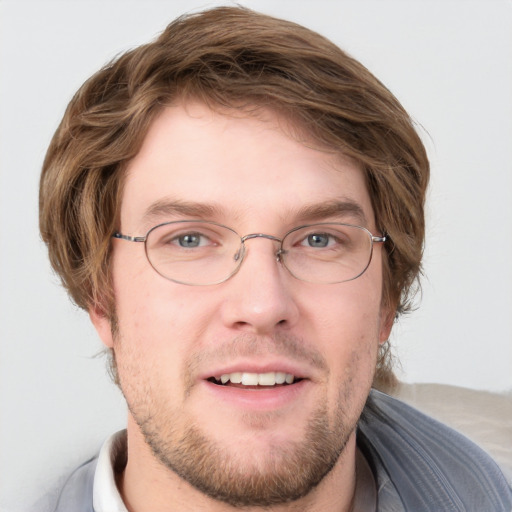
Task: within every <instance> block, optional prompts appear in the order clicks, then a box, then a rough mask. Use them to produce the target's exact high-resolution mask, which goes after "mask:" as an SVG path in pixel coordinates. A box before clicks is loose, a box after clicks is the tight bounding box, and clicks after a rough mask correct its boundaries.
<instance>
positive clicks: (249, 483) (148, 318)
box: [91, 104, 390, 506]
mask: <svg viewBox="0 0 512 512" xmlns="http://www.w3.org/2000/svg"><path fill="white" fill-rule="evenodd" d="M284 125H285V123H284V122H283V120H280V119H279V118H277V117H276V116H275V115H273V114H272V113H271V112H260V113H259V114H258V116H257V117H256V116H245V115H242V114H241V113H226V114H221V113H218V112H216V113H214V112H212V111H211V110H209V109H208V108H207V107H205V106H203V105H201V104H188V105H187V106H186V107H184V106H174V107H169V108H167V109H166V110H164V111H163V112H162V114H161V115H160V116H159V117H158V118H157V120H156V121H155V122H154V124H153V125H152V127H151V129H150V130H149V133H148V134H147V137H146V139H145V142H144V144H143V147H142V149H141V151H140V152H139V154H138V155H137V156H136V157H135V158H134V159H133V161H132V162H131V163H130V165H129V167H128V170H127V176H126V181H125V188H124V195H123V200H122V206H121V216H120V226H119V229H120V231H121V232H122V233H124V234H127V235H133V236H140V235H144V234H146V233H147V232H148V230H149V229H150V228H151V227H153V226H155V225H157V224H160V223H163V222H168V221H175V220H184V219H202V220H208V221H214V222H218V223H220V224H224V225H227V226H229V227H231V228H233V229H234V230H236V231H237V232H238V233H239V234H240V235H241V236H244V235H246V234H250V233H265V234H269V235H273V236H275V237H278V238H282V237H283V235H284V234H285V233H286V232H288V231H289V230H291V229H292V228H294V227H296V226H299V225H303V224H308V223H315V222H347V223H352V224H358V225H363V226H364V227H366V228H368V229H369V230H370V231H371V232H372V233H374V234H379V233H377V231H376V226H375V221H374V216H373V211H372V207H371V202H370V198H369V195H368V192H367V189H366V185H365V180H364V177H363V174H362V172H361V170H360V169H359V168H358V167H357V166H356V165H355V164H354V163H353V162H351V161H350V160H348V159H343V158H340V157H339V156H334V155H332V154H329V153H326V152H322V151H318V150H315V149H312V148H311V147H307V146H306V145H303V144H302V143H299V142H298V141H297V140H295V139H293V138H291V137H290V136H288V135H287V131H286V130H283V129H282V127H283V126H284ZM343 205H345V206H343ZM346 205H350V207H346ZM113 244H114V246H113V259H112V271H113V284H114V292H115V300H116V317H117V324H118V327H117V329H115V330H114V334H112V330H111V325H110V323H109V320H108V319H107V318H105V317H103V316H101V314H99V313H97V312H95V311H91V317H92V319H93V322H94V323H95V325H96V327H97V329H98V332H99V333H100V336H101V337H102V339H103V341H104V342H105V343H106V344H107V345H108V346H111V347H113V349H114V352H115V357H116V362H117V367H118V373H119V379H120V384H121V388H122V391H123V393H124V395H125V397H126V400H127V403H128V406H129V411H130V416H131V418H130V424H131V425H132V426H131V427H129V432H128V435H129V439H130V436H132V438H134V439H136V438H139V439H142V440H143V442H144V443H145V444H146V445H147V446H149V447H151V451H152V452H151V453H152V457H154V458H155V459H156V460H157V461H158V467H159V468H160V469H161V470H162V471H167V472H169V470H170V471H171V472H172V473H174V474H175V475H179V477H181V478H182V479H184V480H186V481H187V482H188V483H190V484H192V486H194V488H196V489H198V490H200V491H201V492H202V493H204V494H206V495H208V496H210V497H213V498H215V499H218V500H222V501H224V502H226V503H229V504H232V505H237V506H243V505H245V506H248V505H270V504H273V503H280V502H285V501H291V500H295V499H297V498H299V497H301V496H303V495H306V494H307V493H308V492H309V491H310V490H311V489H313V488H314V487H315V486H316V485H317V484H318V483H319V482H321V481H322V479H323V478H324V477H325V476H326V475H327V474H328V473H329V471H331V470H332V469H333V468H336V467H337V465H339V464H340V463H341V462H340V461H341V460H342V459H343V453H344V450H345V447H346V446H347V445H348V444H349V443H353V442H354V429H355V426H356V423H357V421H358V418H359V415H360V413H361V411H362V408H363V406H364V403H365V400H366V398H367V395H368V392H369V388H370V386H371V382H372V378H373V373H374V369H375V364H376V358H377V352H378V347H379V343H380V342H381V341H384V340H385V339H387V336H388V334H389V318H390V315H388V314H387V313H388V312H387V311H385V310H384V309H383V307H382V305H381V294H382V269H381V267H382V260H381V258H382V254H381V248H380V247H379V244H377V246H375V247H374V254H373V258H372V261H371V263H370V266H369V268H368V269H367V270H366V272H365V273H364V274H363V275H361V276H360V277H359V278H357V279H355V280H353V281H348V282H344V283H339V284H313V283H308V282H303V281H299V280H297V279H295V278H294V277H293V276H292V275H290V273H289V272H288V271H287V270H286V268H284V267H283V266H282V264H281V263H279V262H278V261H277V259H276V250H277V247H276V242H275V241H272V240H270V239H268V238H253V239H251V240H248V241H247V242H246V254H245V258H244V261H243V264H242V266H241V267H240V270H239V271H238V272H237V273H236V274H235V275H234V276H233V277H231V278H230V279H228V280H227V281H225V282H223V283H220V284H215V285H208V286H188V285H184V284H178V283H175V282H172V281H170V280H167V279H165V278H164V277H162V276H161V275H159V274H158V273H157V272H156V271H155V270H154V269H153V268H152V267H151V265H150V264H149V263H148V260H147V258H146V255H145V251H144V244H142V243H131V242H128V241H125V240H114V241H113ZM236 374H246V375H245V376H244V377H243V378H244V380H243V381H242V383H237V382H236V381H238V380H239V378H237V375H236ZM261 374H268V375H266V377H265V376H264V377H260V375H261ZM282 374H285V375H286V374H287V375H288V380H291V377H290V376H293V383H292V384H287V383H286V382H285V383H283V384H274V380H276V376H277V381H278V382H279V381H280V379H282V378H283V377H282ZM222 375H224V376H229V377H230V380H228V381H227V382H226V383H225V384H222V382H218V381H217V379H218V378H220V377H221V376H222ZM255 376H256V377H255ZM255 378H261V379H262V383H263V384H260V385H255V381H254V379H255ZM265 379H270V381H268V380H265ZM224 380H225V379H224ZM231 380H233V381H235V382H231ZM265 383H267V385H265Z"/></svg>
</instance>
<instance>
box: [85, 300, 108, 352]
mask: <svg viewBox="0 0 512 512" xmlns="http://www.w3.org/2000/svg"><path fill="white" fill-rule="evenodd" d="M89 318H90V319H91V322H92V324H93V325H94V327H95V329H96V332H97V333H98V335H99V337H100V339H101V341H102V342H103V344H104V345H105V346H106V347H108V348H113V347H114V338H113V336H112V324H111V322H110V319H109V318H108V316H107V315H106V314H105V311H104V310H103V308H101V307H100V306H99V304H97V305H95V306H91V307H90V308H89Z"/></svg>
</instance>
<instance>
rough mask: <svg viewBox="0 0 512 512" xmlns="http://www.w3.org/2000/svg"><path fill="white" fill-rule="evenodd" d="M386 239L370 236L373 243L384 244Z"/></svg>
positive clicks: (384, 237)
mask: <svg viewBox="0 0 512 512" xmlns="http://www.w3.org/2000/svg"><path fill="white" fill-rule="evenodd" d="M387 239H388V237H387V236H374V235H372V242H375V243H382V242H385V241H386V240H387Z"/></svg>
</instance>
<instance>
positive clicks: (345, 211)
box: [297, 199, 368, 226]
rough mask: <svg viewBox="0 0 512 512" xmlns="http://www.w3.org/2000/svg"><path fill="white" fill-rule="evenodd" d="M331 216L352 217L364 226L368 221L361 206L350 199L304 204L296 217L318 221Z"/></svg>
mask: <svg viewBox="0 0 512 512" xmlns="http://www.w3.org/2000/svg"><path fill="white" fill-rule="evenodd" d="M333 217H334V218H340V217H353V218H354V220H355V221H356V222H358V223H360V224H361V225H362V226H366V225H367V222H368V219H367V218H366V215H365V213H364V210H363V208H362V206H361V205H360V204H358V203H356V202H355V201H352V200H351V199H343V200H333V201H326V202H324V203H319V204H311V205H306V206H303V207H302V208H300V209H299V211H298V212H297V218H298V219H301V220H306V221H318V220H324V219H330V218H333Z"/></svg>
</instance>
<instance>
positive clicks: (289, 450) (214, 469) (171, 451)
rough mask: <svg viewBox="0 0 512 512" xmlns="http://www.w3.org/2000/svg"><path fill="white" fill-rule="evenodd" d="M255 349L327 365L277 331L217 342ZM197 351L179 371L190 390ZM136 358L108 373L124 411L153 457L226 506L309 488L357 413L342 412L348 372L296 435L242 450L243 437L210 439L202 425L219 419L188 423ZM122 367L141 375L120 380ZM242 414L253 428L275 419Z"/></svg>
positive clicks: (292, 496)
mask: <svg viewBox="0 0 512 512" xmlns="http://www.w3.org/2000/svg"><path fill="white" fill-rule="evenodd" d="M119 338H120V336H119ZM259 351H261V353H272V352H273V353H279V354H287V355H289V356H290V355H292V356H293V357H295V358H299V359H300V358H308V361H310V362H311V361H312V362H313V364H314V365H315V366H317V367H323V368H324V369H325V370H326V372H328V369H327V365H326V364H325V361H323V359H322V358H321V356H319V355H318V354H317V353H310V352H306V351H305V349H304V348H303V347H302V344H301V343H300V342H299V341H298V340H296V339H294V338H290V337H289V336H278V337H276V338H273V339H272V342H271V343H265V342H263V341H260V340H258V339H256V338H254V337H247V336H241V337H239V338H237V339H235V340H233V342H232V343H230V344H228V345H227V346H225V347H223V350H222V353H221V356H222V355H223V356H225V355H226V354H231V355H235V354H237V355H245V354H251V355H252V356H254V355H257V353H258V352H259ZM216 354H218V351H216ZM205 357H206V358H208V356H205V355H204V354H200V355H197V357H196V358H195V359H194V358H192V360H191V361H188V364H187V370H186V371H185V375H184V382H185V383H186V385H185V390H186V392H185V395H186V396H190V393H191V389H192V387H193V383H192V382H193V378H192V377H191V376H193V375H194V370H193V369H194V368H195V366H196V364H199V363H201V364H203V362H204V359H205ZM130 359H131V358H130ZM126 363H128V364H126ZM136 365H137V361H136V359H132V360H131V361H129V362H128V361H126V360H125V361H123V364H122V368H119V369H117V368H116V374H117V375H119V377H120V378H119V383H120V387H121V390H122V391H123V394H124V396H125V398H126V401H127V404H128V408H129V410H130V413H131V415H132V417H133V419H134V421H135V423H136V424H137V425H138V427H139V429H140V431H141V432H142V434H143V436H144V439H145V441H146V443H147V445H148V446H149V447H150V448H151V450H152V452H153V454H154V456H155V457H156V459H157V460H158V461H159V462H160V463H161V464H162V465H163V466H165V467H166V468H167V469H169V470H171V471H173V472H174V473H176V474H177V475H178V476H179V477H181V478H182V479H183V480H185V481H186V482H188V483H189V484H190V485H192V486H193V487H194V488H196V489H197V490H199V491H200V492H202V493H203V494H205V495H206V496H209V497H210V498H213V499H215V500H218V501H222V502H224V503H226V504H228V505H231V506H234V507H250V506H259V507H268V506H271V505H277V504H282V503H287V502H292V501H296V500H298V499H300V498H302V497H304V496H306V495H307V494H309V493H310V492H311V491H312V490H313V489H314V488H315V487H316V486H317V485H318V484H319V483H320V482H321V481H322V480H323V479H324V478H325V476H326V475H327V474H328V473H329V472H330V471H331V470H332V468H333V467H334V466H335V464H336V462H337V461H338V459H339V457H340V455H341V454H342V453H343V450H344V448H345V446H346V444H347V442H348V439H349V438H350V436H351V434H352V432H353V431H354V429H355V426H356V423H357V419H358V417H359V414H357V418H355V417H348V416H346V414H345V411H346V410H347V409H348V410H350V407H348V406H347V401H348V400H349V399H350V396H351V395H352V392H351V383H352V381H351V379H349V381H348V382H347V383H345V385H344V386H342V389H340V391H339V394H338V400H337V403H336V407H334V409H331V411H329V408H328V403H327V397H325V399H324V400H322V401H319V402H318V403H317V405H316V407H315V410H313V411H312V413H311V414H310V417H309V419H308V421H307V423H306V425H305V426H304V432H303V435H302V436H300V439H294V440H287V441H286V442H283V441H279V442H276V441H272V440H271V439H269V440H268V443H267V444H266V446H265V452H264V454H263V455H261V454H260V456H259V457H249V456H248V454H249V453H250V451H251V445H250V443H249V442H248V443H247V444H246V447H247V449H246V452H245V453H240V452H237V451H235V449H234V448H233V446H231V447H230V446H229V445H227V444H226V443H220V442H218V441H216V440H215V439H213V438H212V437H211V436H209V434H208V430H211V429H214V428H223V427H224V425H214V424H208V425H207V426H200V425H198V424H197V423H194V421H193V420H192V418H191V417H190V416H186V415H185V414H184V413H183V410H182V409H181V408H179V407H174V406H172V404H169V402H168V401H165V400H164V398H163V396H162V395H163V394H162V393H156V392H155V385H154V384H155V383H154V382H152V381H150V380H149V379H148V378H147V375H148V373H149V372H142V371H141V369H140V368H139V367H137V366H136ZM115 366H116V363H115V359H114V367H115ZM118 370H119V372H118ZM125 372H129V373H125ZM127 374H130V375H132V376H133V375H139V376H142V375H144V377H140V378H139V379H138V382H137V383H136V384H135V385H134V383H133V381H132V382H129V383H126V384H127V385H126V386H125V385H123V384H124V383H123V381H124V379H123V376H124V375H127ZM365 398H366V397H364V398H363V405H364V399H365ZM361 408H362V406H361ZM357 412H359V413H360V411H357ZM352 416H355V414H353V415H352ZM242 420H244V421H245V422H246V424H248V425H251V423H253V425H252V426H256V427H258V428H264V427H265V425H266V424H270V423H271V422H278V421H279V420H278V419H276V418H275V417H274V415H273V414H272V413H269V414H267V415H263V416H258V417H255V416H254V415H251V414H248V415H247V416H246V417H245V418H242Z"/></svg>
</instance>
